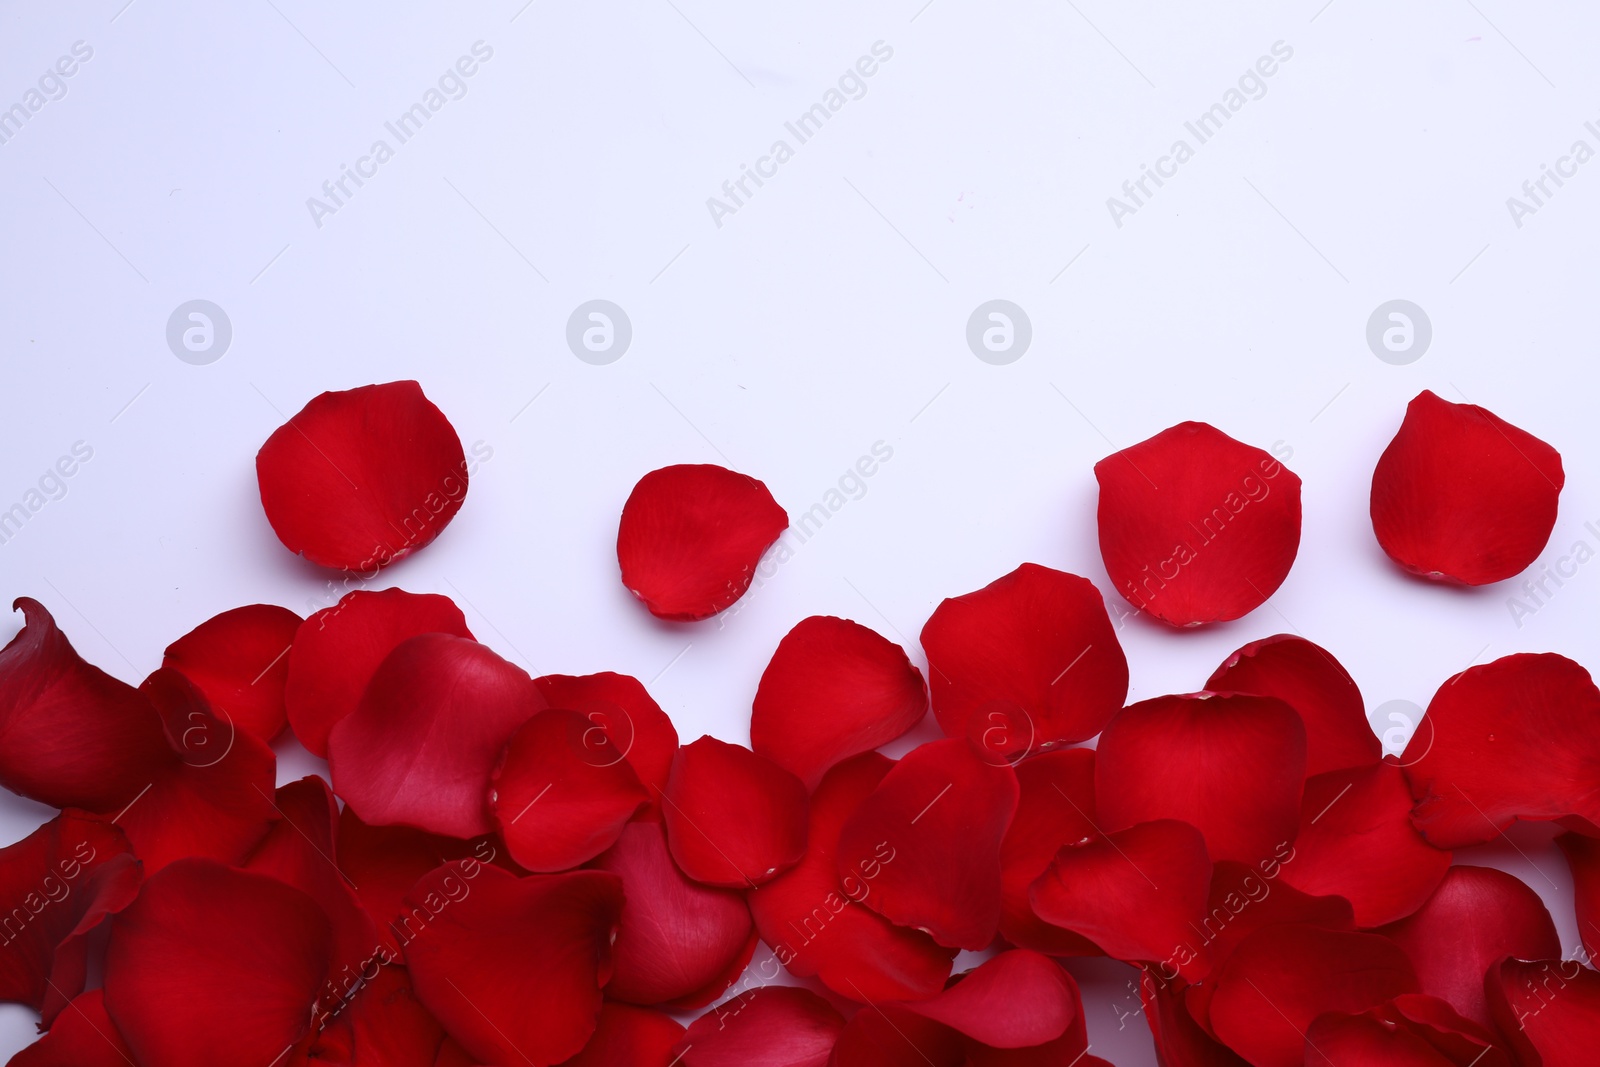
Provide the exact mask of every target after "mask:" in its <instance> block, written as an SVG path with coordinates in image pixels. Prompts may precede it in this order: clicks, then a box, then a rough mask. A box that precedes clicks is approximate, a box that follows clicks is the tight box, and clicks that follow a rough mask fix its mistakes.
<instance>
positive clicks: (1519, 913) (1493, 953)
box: [1383, 866, 1561, 1027]
mask: <svg viewBox="0 0 1600 1067" xmlns="http://www.w3.org/2000/svg"><path fill="white" fill-rule="evenodd" d="M1383 933H1385V934H1386V935H1388V936H1389V938H1390V939H1391V940H1393V941H1394V942H1395V944H1397V945H1399V946H1400V947H1401V948H1403V949H1405V951H1406V953H1407V954H1408V955H1409V956H1410V957H1411V962H1412V964H1413V965H1414V966H1415V967H1416V971H1417V977H1418V979H1420V981H1421V983H1422V985H1421V992H1423V993H1427V994H1428V995H1430V996H1435V997H1438V998H1439V999H1440V1000H1443V1001H1446V1002H1448V1003H1449V1004H1450V1005H1451V1006H1452V1007H1454V1008H1455V1009H1456V1011H1458V1012H1460V1013H1461V1014H1462V1015H1465V1016H1466V1017H1467V1018H1469V1019H1471V1020H1473V1021H1474V1022H1476V1023H1478V1024H1479V1025H1481V1026H1491V1027H1492V1026H1493V1025H1494V1022H1493V1020H1492V1019H1491V1018H1490V1016H1489V1009H1488V1006H1487V1005H1486V1004H1485V1002H1484V998H1483V976H1484V972H1486V971H1487V970H1488V969H1489V965H1490V964H1492V963H1493V962H1494V961H1495V960H1497V959H1499V958H1500V957H1502V956H1516V957H1518V958H1519V959H1548V958H1553V957H1557V956H1560V955H1561V939H1560V938H1559V937H1558V936H1557V935H1556V927H1555V923H1553V922H1552V921H1551V919H1550V913H1549V912H1548V911H1547V910H1545V906H1544V901H1542V900H1540V899H1539V894H1537V893H1535V892H1534V891H1533V890H1532V889H1529V888H1528V887H1527V886H1526V885H1525V884H1523V883H1522V882H1521V881H1519V880H1518V879H1516V878H1514V877H1513V876H1511V875H1509V874H1506V873H1505V872H1504V871H1498V870H1494V869H1492V868H1489V867H1468V866H1457V867H1451V868H1450V870H1449V872H1448V873H1447V874H1446V875H1445V878H1444V881H1443V882H1441V883H1440V884H1439V888H1438V889H1437V890H1435V891H1434V894H1433V896H1432V897H1430V898H1429V899H1428V901H1427V903H1425V904H1424V905H1423V906H1422V907H1421V908H1420V909H1419V910H1418V911H1417V913H1416V914H1415V915H1412V916H1411V917H1410V918H1408V919H1404V920H1402V921H1400V922H1398V923H1395V924H1394V925H1393V926H1390V927H1387V928H1385V929H1384V931H1383Z"/></svg>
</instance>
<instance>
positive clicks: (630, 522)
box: [617, 463, 789, 622]
mask: <svg viewBox="0 0 1600 1067" xmlns="http://www.w3.org/2000/svg"><path fill="white" fill-rule="evenodd" d="M788 525H789V516H788V514H787V513H785V512H784V510H783V508H781V507H779V506H778V502H777V501H776V500H773V499H772V494H771V493H770V492H768V491H767V487H766V486H765V485H764V484H762V483H761V482H758V481H756V479H754V478H751V477H750V476H749V475H745V474H739V473H738V472H736V471H730V470H728V469H727V468H725V467H718V466H714V465H711V464H687V463H685V464H679V465H677V466H673V467H662V468H661V469H660V470H656V471H651V472H650V473H649V474H646V475H645V476H644V477H643V478H640V479H639V484H638V485H635V486H634V487H633V492H632V493H630V494H629V495H628V502H627V503H626V504H625V505H623V508H622V523H621V525H620V526H619V528H618V529H617V562H618V563H619V564H620V565H621V567H622V584H623V585H625V586H627V587H628V591H629V592H631V593H632V594H633V595H634V596H636V597H638V598H639V599H640V600H641V601H643V602H644V606H645V607H647V608H649V609H650V614H652V615H655V616H657V617H658V618H662V619H674V620H678V621H682V622H693V621H695V620H696V619H704V618H707V617H708V616H711V615H715V614H716V613H717V612H719V611H721V610H723V609H724V608H726V607H727V606H728V605H730V604H732V603H733V602H734V601H736V600H738V599H739V598H740V597H741V596H744V591H745V590H746V589H748V588H750V582H751V579H753V578H754V577H755V572H756V564H757V563H758V562H760V560H761V553H763V552H765V551H766V550H767V546H768V545H770V544H772V542H774V541H776V540H777V539H778V535H779V534H781V533H783V531H784V530H785V529H786V528H787V527H788Z"/></svg>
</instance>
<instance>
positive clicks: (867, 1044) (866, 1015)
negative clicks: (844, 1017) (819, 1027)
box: [829, 1004, 967, 1067]
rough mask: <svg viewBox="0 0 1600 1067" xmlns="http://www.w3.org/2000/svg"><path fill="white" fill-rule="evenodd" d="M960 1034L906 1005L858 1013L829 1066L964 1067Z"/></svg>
mask: <svg viewBox="0 0 1600 1067" xmlns="http://www.w3.org/2000/svg"><path fill="white" fill-rule="evenodd" d="M966 1062H967V1053H966V1047H965V1042H963V1041H962V1039H961V1035H960V1034H957V1033H956V1032H955V1031H954V1030H952V1029H950V1028H949V1027H948V1026H945V1025H943V1024H941V1023H936V1022H934V1021H933V1020H932V1019H925V1018H923V1017H922V1016H920V1015H916V1014H913V1013H912V1012H911V1011H909V1010H907V1009H906V1008H905V1007H904V1006H901V1005H897V1004H884V1005H881V1006H879V1007H875V1008H866V1009H863V1010H862V1011H858V1012H856V1013H855V1015H854V1016H852V1017H851V1019H850V1022H849V1023H847V1024H846V1025H845V1028H844V1030H843V1031H842V1032H841V1033H840V1034H839V1040H838V1041H837V1042H836V1043H835V1044H834V1046H833V1059H832V1060H831V1061H829V1067H965V1065H966Z"/></svg>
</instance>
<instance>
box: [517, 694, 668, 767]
mask: <svg viewBox="0 0 1600 1067" xmlns="http://www.w3.org/2000/svg"><path fill="white" fill-rule="evenodd" d="M533 684H534V685H536V686H538V687H539V692H540V693H541V694H542V695H543V696H544V699H545V702H546V703H547V704H549V705H550V706H551V707H552V708H566V709H568V710H569V711H576V712H581V713H582V714H583V715H585V716H586V717H587V718H588V719H589V723H590V726H591V729H590V730H588V731H587V732H586V733H585V734H584V743H585V745H586V747H587V748H589V749H590V751H591V752H592V753H593V754H594V757H593V758H594V759H595V760H596V762H599V763H602V764H605V763H614V762H616V761H617V760H619V759H626V760H627V761H628V763H629V764H630V765H632V767H633V772H634V773H635V774H637V775H638V776H639V781H640V782H642V783H643V784H644V786H645V788H646V789H650V790H659V789H663V788H665V787H666V784H667V772H668V771H669V770H671V768H672V757H673V756H674V755H676V754H677V751H678V731H677V729H676V728H675V727H674V726H673V725H672V720H671V719H669V718H668V717H667V713H666V712H664V711H662V710H661V705H659V704H657V703H656V702H655V699H654V698H653V697H652V696H651V695H650V694H649V692H648V691H646V689H645V687H644V686H643V685H642V684H641V683H640V682H639V680H638V679H637V678H634V677H631V676H630V675H626V674H614V673H612V672H611V671H602V672H601V673H599V674H580V675H571V674H547V675H544V676H543V677H541V678H535V679H534V680H533Z"/></svg>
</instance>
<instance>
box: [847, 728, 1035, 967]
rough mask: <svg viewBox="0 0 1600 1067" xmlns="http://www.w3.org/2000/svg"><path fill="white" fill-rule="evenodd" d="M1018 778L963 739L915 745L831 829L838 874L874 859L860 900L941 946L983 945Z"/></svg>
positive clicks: (995, 909) (997, 904)
mask: <svg viewBox="0 0 1600 1067" xmlns="http://www.w3.org/2000/svg"><path fill="white" fill-rule="evenodd" d="M1019 792H1020V791H1019V789H1018V787H1017V775H1016V772H1015V771H1013V770H1012V769H1011V767H1010V765H1009V764H1007V763H1005V762H1003V761H1002V762H998V763H990V762H987V761H985V760H983V759H981V758H979V756H978V755H977V754H976V753H975V752H974V751H973V749H972V747H971V746H970V745H969V744H968V742H967V740H966V739H965V738H961V737H952V738H946V739H945V740H943V741H933V742H930V743H929V744H925V745H920V746H918V747H917V748H915V749H913V750H912V751H911V752H910V753H908V754H907V755H906V757H905V758H904V759H902V760H901V761H900V762H899V763H897V764H895V765H894V767H893V769H891V770H890V771H889V773H888V774H886V775H885V776H884V778H883V781H882V782H880V783H879V785H878V788H877V789H875V790H873V792H872V793H871V794H870V795H869V796H868V797H867V798H866V799H865V800H863V801H862V802H861V806H860V807H859V808H858V809H857V810H856V813H855V814H854V815H853V816H851V818H850V820H849V821H848V822H846V823H845V825H844V830H843V831H842V832H841V833H840V835H839V873H840V876H841V877H847V876H850V875H852V874H854V873H855V872H858V871H865V870H868V869H869V868H870V867H872V866H874V865H876V866H877V867H878V869H879V871H880V873H879V875H878V877H877V878H876V879H875V880H874V883H873V886H872V888H873V889H874V892H873V893H871V894H869V895H868V896H866V897H865V898H864V900H863V903H864V904H866V906H867V907H869V908H871V909H873V910H874V911H876V912H877V913H878V914H880V915H882V916H883V917H884V918H886V919H888V920H889V921H890V922H893V923H897V924H899V925H901V926H911V927H915V928H917V929H920V930H925V931H927V932H928V934H929V935H931V936H932V937H933V939H934V940H935V941H937V942H939V944H941V945H945V946H947V947H950V948H968V949H981V948H985V947H987V946H988V944H989V942H991V941H993V940H994V937H995V934H996V933H997V932H998V931H999V928H1000V910H1001V895H1000V842H1001V840H1002V839H1003V838H1004V837H1005V833H1006V829H1007V827H1009V826H1010V825H1011V816H1012V815H1013V814H1014V813H1015V812H1016V810H1017V798H1018V795H1019Z"/></svg>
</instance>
